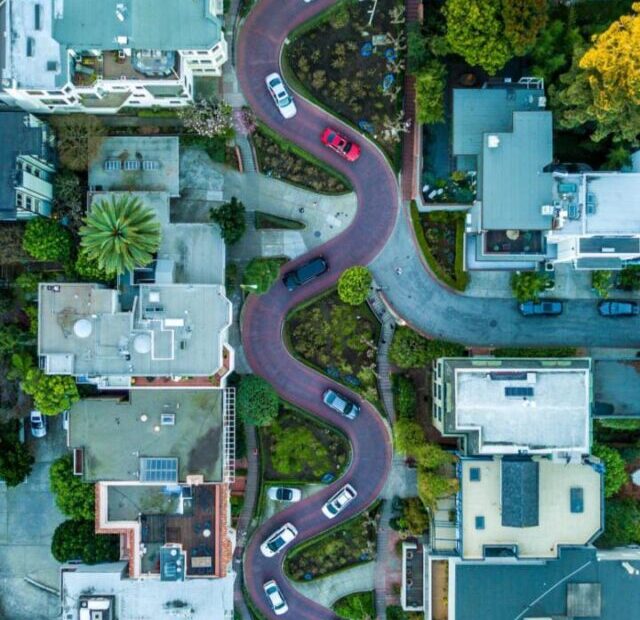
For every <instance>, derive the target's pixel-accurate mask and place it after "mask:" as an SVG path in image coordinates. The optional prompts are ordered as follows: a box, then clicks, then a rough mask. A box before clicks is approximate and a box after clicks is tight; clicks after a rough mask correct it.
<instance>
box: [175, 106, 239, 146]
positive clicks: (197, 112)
mask: <svg viewBox="0 0 640 620" xmlns="http://www.w3.org/2000/svg"><path fill="white" fill-rule="evenodd" d="M231 111H232V108H231V106H230V105H227V104H226V103H220V102H217V101H213V100H211V101H208V100H206V99H201V100H200V101H197V102H196V103H195V104H194V105H192V106H188V107H186V108H183V109H182V110H180V118H181V119H182V124H183V126H184V128H185V129H186V130H187V131H189V132H191V133H194V134H196V135H198V136H203V137H205V138H216V137H218V136H219V137H222V138H225V139H228V138H232V137H233V124H232V118H231Z"/></svg>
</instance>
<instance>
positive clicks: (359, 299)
mask: <svg viewBox="0 0 640 620" xmlns="http://www.w3.org/2000/svg"><path fill="white" fill-rule="evenodd" d="M371 281H372V277H371V272H370V271H369V270H368V269H367V268H366V267H361V266H360V265H356V266H354V267H349V268H348V269H345V270H344V271H343V272H342V275H341V276H340V279H339V280H338V297H340V299H341V300H342V301H344V303H346V304H349V305H351V306H359V305H360V304H362V303H364V301H365V300H366V299H367V295H368V294H369V288H370V287H371Z"/></svg>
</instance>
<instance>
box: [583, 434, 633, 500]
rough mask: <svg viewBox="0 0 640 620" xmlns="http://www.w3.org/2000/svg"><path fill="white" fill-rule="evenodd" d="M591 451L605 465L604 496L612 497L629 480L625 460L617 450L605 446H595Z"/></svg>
mask: <svg viewBox="0 0 640 620" xmlns="http://www.w3.org/2000/svg"><path fill="white" fill-rule="evenodd" d="M591 451H592V453H593V455H594V456H597V457H598V458H599V459H600V460H601V461H602V463H603V464H604V468H605V472H604V496H605V497H612V496H613V495H615V494H616V493H617V492H618V491H619V490H620V488H621V487H622V485H623V484H625V482H627V481H628V480H629V474H628V473H627V470H626V469H625V465H624V459H623V458H622V456H621V455H620V452H618V451H617V450H616V449H615V448H612V447H611V446H606V445H604V444H595V445H594V446H593V448H592V449H591Z"/></svg>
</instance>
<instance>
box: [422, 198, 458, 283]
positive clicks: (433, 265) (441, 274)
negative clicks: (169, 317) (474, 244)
mask: <svg viewBox="0 0 640 620" xmlns="http://www.w3.org/2000/svg"><path fill="white" fill-rule="evenodd" d="M410 209H411V223H412V225H413V230H414V232H415V235H416V239H417V240H418V245H419V246H420V249H421V250H422V254H423V256H424V258H425V260H426V261H427V265H429V269H431V271H433V273H434V275H435V276H436V277H437V278H438V279H439V280H441V281H442V282H444V283H445V284H447V285H448V286H450V287H451V288H454V289H456V290H458V291H464V290H465V289H466V288H467V284H468V283H469V274H468V273H467V272H466V271H465V270H464V220H459V221H457V222H456V248H455V252H456V264H455V271H456V278H455V280H454V279H453V278H451V277H450V276H449V274H447V273H446V272H445V271H444V270H443V269H442V267H441V266H440V265H439V264H438V262H437V261H436V259H435V257H434V256H433V254H432V253H431V250H430V248H429V244H428V243H427V239H426V237H425V236H424V230H423V229H422V222H421V221H420V211H418V205H417V204H416V201H415V200H412V201H411V207H410Z"/></svg>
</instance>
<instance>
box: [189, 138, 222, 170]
mask: <svg viewBox="0 0 640 620" xmlns="http://www.w3.org/2000/svg"><path fill="white" fill-rule="evenodd" d="M180 146H183V147H192V148H196V149H200V150H202V151H205V152H206V153H207V155H208V156H209V157H210V158H211V160H212V161H215V162H218V163H220V164H224V163H227V141H226V140H225V139H224V138H205V137H203V136H192V135H183V136H180Z"/></svg>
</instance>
